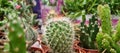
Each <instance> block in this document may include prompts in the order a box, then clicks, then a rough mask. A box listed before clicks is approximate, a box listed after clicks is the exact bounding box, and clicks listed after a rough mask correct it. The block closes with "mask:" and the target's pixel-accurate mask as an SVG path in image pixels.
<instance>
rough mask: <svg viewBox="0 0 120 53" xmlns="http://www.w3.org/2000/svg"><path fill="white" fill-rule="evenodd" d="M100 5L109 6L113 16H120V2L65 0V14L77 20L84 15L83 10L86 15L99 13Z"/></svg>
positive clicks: (117, 0)
mask: <svg viewBox="0 0 120 53" xmlns="http://www.w3.org/2000/svg"><path fill="white" fill-rule="evenodd" d="M99 4H108V5H109V6H110V9H111V13H112V14H116V15H118V14H120V10H119V9H120V0H64V6H63V9H62V10H63V13H64V14H65V15H66V16H69V17H70V18H72V19H77V17H78V16H80V15H82V10H85V11H86V14H93V13H96V12H97V6H98V5H99Z"/></svg>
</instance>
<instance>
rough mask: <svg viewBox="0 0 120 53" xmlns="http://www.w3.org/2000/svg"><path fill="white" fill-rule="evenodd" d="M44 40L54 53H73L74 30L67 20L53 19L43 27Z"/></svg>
mask: <svg viewBox="0 0 120 53" xmlns="http://www.w3.org/2000/svg"><path fill="white" fill-rule="evenodd" d="M43 29H44V38H43V39H44V40H45V42H46V43H47V44H48V46H49V47H50V48H51V50H50V52H52V53H73V51H72V46H73V39H74V36H73V35H74V29H73V27H72V24H71V22H70V21H69V19H67V18H51V19H49V20H48V21H47V22H46V25H44V26H43Z"/></svg>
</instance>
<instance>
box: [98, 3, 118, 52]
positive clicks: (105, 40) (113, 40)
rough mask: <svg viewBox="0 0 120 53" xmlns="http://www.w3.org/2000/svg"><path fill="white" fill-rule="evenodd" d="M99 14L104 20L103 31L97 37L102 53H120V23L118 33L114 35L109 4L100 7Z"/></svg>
mask: <svg viewBox="0 0 120 53" xmlns="http://www.w3.org/2000/svg"><path fill="white" fill-rule="evenodd" d="M98 14H99V16H100V18H101V20H102V23H101V24H102V26H101V27H102V29H101V30H102V31H100V32H99V33H98V34H97V37H96V39H97V43H98V48H99V49H100V51H101V52H102V51H104V52H105V53H119V52H120V46H119V44H117V42H118V40H120V34H119V33H120V23H118V25H117V30H116V32H115V33H113V34H112V33H111V32H112V28H111V19H110V15H111V14H110V8H109V6H108V5H107V4H106V5H99V6H98ZM119 21H120V20H119Z"/></svg>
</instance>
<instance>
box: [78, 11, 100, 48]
mask: <svg viewBox="0 0 120 53" xmlns="http://www.w3.org/2000/svg"><path fill="white" fill-rule="evenodd" d="M85 22H86V17H85V12H84V11H83V15H82V22H81V23H80V27H79V28H80V42H81V44H80V46H82V47H84V48H87V49H96V45H95V41H96V35H97V33H98V32H99V28H98V19H97V17H96V16H95V15H93V16H92V17H91V18H89V23H87V24H86V23H85Z"/></svg>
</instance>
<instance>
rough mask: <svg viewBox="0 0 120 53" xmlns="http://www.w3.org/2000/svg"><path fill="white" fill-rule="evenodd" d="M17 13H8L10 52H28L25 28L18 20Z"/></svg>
mask: <svg viewBox="0 0 120 53" xmlns="http://www.w3.org/2000/svg"><path fill="white" fill-rule="evenodd" d="M16 14H17V13H15V12H12V13H10V14H8V18H9V23H8V31H9V33H8V38H9V45H10V48H9V52H10V53H26V43H25V37H24V35H25V34H24V30H23V28H22V26H21V24H20V23H19V21H18V18H19V17H18V16H17V15H16Z"/></svg>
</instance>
